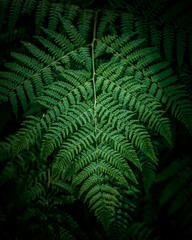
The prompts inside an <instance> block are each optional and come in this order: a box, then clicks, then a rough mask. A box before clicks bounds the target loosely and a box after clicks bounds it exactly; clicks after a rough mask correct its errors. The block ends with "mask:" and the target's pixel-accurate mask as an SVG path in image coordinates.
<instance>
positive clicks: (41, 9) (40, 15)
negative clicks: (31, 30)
mask: <svg viewBox="0 0 192 240" xmlns="http://www.w3.org/2000/svg"><path fill="white" fill-rule="evenodd" d="M48 10H49V1H47V0H42V1H39V4H38V5H37V11H36V18H35V25H36V30H35V32H36V35H39V34H40V32H41V27H42V24H43V22H44V21H45V17H46V15H47V13H48Z"/></svg>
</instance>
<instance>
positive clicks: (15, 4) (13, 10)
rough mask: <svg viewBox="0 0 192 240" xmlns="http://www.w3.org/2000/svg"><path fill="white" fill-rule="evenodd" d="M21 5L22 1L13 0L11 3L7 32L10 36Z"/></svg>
mask: <svg viewBox="0 0 192 240" xmlns="http://www.w3.org/2000/svg"><path fill="white" fill-rule="evenodd" d="M22 3H23V0H14V1H12V4H11V6H10V10H9V26H8V31H9V34H10V35H12V33H13V30H14V27H15V25H16V23H17V20H18V18H19V13H20V11H21V7H22Z"/></svg>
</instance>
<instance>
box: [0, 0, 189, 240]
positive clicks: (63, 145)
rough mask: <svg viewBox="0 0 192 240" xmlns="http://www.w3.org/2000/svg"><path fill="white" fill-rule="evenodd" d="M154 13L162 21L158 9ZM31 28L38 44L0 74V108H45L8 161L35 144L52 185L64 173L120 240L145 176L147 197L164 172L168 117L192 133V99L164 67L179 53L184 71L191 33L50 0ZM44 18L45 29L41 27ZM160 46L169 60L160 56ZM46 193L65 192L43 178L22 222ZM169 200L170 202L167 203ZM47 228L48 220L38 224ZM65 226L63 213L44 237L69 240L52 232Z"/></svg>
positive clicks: (27, 198)
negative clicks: (161, 161)
mask: <svg viewBox="0 0 192 240" xmlns="http://www.w3.org/2000/svg"><path fill="white" fill-rule="evenodd" d="M15 3H16V1H14V2H13V4H15ZM137 3H138V2H137ZM28 4H29V2H27V3H26V4H25V5H24V7H25V8H24V10H23V13H24V12H26V13H28V14H31V13H32V11H33V10H34V9H35V1H33V2H31V4H32V5H30V4H29V5H28ZM150 6H151V7H152V8H153V9H154V10H155V9H156V10H155V13H156V14H157V13H159V11H160V10H157V5H156V3H154V5H153V4H152V5H150ZM137 7H138V6H135V7H134V6H133V8H132V11H133V12H134V8H137ZM151 7H150V8H151ZM11 9H12V8H11ZM19 9H20V8H19ZM27 9H28V10H27ZM17 11H18V10H17ZM142 12H143V13H146V12H147V10H146V12H145V10H144V9H143V10H142ZM176 12H177V11H176ZM155 13H154V14H155ZM146 15H147V14H146ZM170 15H171V13H170ZM17 17H18V13H17V12H16V13H14V16H13V20H14V19H15V20H14V21H10V22H11V24H12V28H13V25H14V24H16V20H17ZM146 17H148V16H146ZM35 19H36V20H35V23H36V36H35V38H34V41H33V42H32V43H29V42H27V41H23V42H22V44H23V47H24V50H23V52H22V53H21V52H13V53H12V59H13V60H12V61H10V62H9V63H6V64H5V68H6V70H5V71H2V72H1V79H2V80H3V81H1V83H0V89H1V91H0V94H1V95H0V97H1V101H4V102H6V101H8V102H10V104H11V106H12V109H13V112H14V113H15V115H16V116H19V114H20V112H24V114H26V113H27V111H29V112H30V111H31V112H33V108H34V106H36V105H37V106H40V107H39V109H40V111H39V112H38V113H35V114H31V115H28V114H26V115H28V116H26V118H25V120H24V121H23V122H22V127H21V129H20V130H19V131H18V133H17V134H16V138H15V140H14V143H13V144H12V157H17V156H18V154H22V153H23V152H25V151H26V149H30V148H31V147H32V146H35V144H36V143H37V142H38V143H39V145H40V147H39V152H40V158H41V160H45V161H47V162H49V161H52V162H53V179H54V178H55V176H57V174H58V172H59V171H66V175H67V174H68V175H67V176H68V177H69V178H68V179H70V181H71V183H72V186H73V187H74V189H76V190H77V196H78V198H79V199H81V200H83V201H84V202H85V203H86V204H87V205H88V207H89V209H90V211H92V212H93V213H94V215H95V216H96V217H97V219H98V220H99V221H100V222H101V223H102V225H103V227H104V228H105V230H106V231H107V232H109V231H110V229H112V228H113V226H114V225H116V227H117V228H116V233H119V232H120V230H121V228H122V226H123V231H122V236H121V238H122V239H123V238H124V236H126V233H127V228H128V225H129V221H130V220H131V212H132V211H133V210H134V208H135V205H134V204H133V199H135V198H136V197H137V192H138V188H140V187H139V186H140V185H139V183H140V175H141V171H143V173H142V176H143V183H144V189H145V191H146V194H148V192H149V189H150V188H151V186H152V182H153V179H154V177H155V176H154V172H155V169H156V166H157V163H158V159H157V153H158V147H157V146H156V141H157V142H160V141H164V142H166V145H169V146H171V147H172V146H173V142H174V141H173V140H174V136H173V134H172V118H176V119H177V120H179V121H180V122H182V123H183V124H184V125H185V127H186V128H187V129H188V131H189V132H190V133H192V126H191V123H192V121H191V119H192V108H191V102H190V101H189V100H188V92H187V91H186V89H185V87H184V86H183V85H182V84H180V81H179V79H178V77H177V74H176V72H175V70H174V68H171V67H170V65H169V63H168V62H166V61H164V60H163V58H164V57H165V58H167V60H171V59H172V55H173V53H174V47H175V45H176V49H177V50H176V52H177V57H176V61H177V67H178V69H179V70H180V69H181V68H182V65H183V61H184V59H185V53H186V46H188V43H187V44H186V43H185V39H186V38H187V35H186V32H183V31H180V30H179V31H176V29H175V28H172V27H170V28H168V27H167V26H165V27H164V25H163V26H161V27H160V28H159V25H158V23H156V22H155V23H153V24H152V25H150V24H149V23H148V21H147V18H144V19H143V18H141V17H138V16H133V15H132V13H131V14H130V13H127V12H126V13H124V14H122V15H121V13H118V12H115V11H111V10H104V11H101V10H96V11H93V10H81V9H80V8H79V7H77V6H71V5H67V6H65V7H64V5H63V4H57V3H51V2H49V1H46V0H43V1H39V2H38V5H37V7H36V11H35ZM47 19H48V25H47V28H46V27H42V26H43V25H44V23H45V22H46V20H47ZM165 19H166V16H165V17H164V20H162V24H164V22H166V20H165ZM168 20H169V19H168ZM168 20H167V21H168ZM120 21H122V24H121V28H120V29H118V27H117V23H119V22H120ZM169 29H171V31H170V30H169ZM172 30H173V31H172ZM162 31H163V34H164V35H163V37H162ZM149 33H150V34H149ZM171 34H172V35H171ZM174 34H176V36H177V38H176V39H177V40H176V41H177V43H176V44H175V43H174V42H173V41H172V40H173V38H174V36H175V35H174ZM162 41H163V44H162ZM151 43H152V46H151ZM162 46H164V50H165V53H166V54H165V56H164V55H162V56H161V55H160V53H159V50H161V47H162ZM158 48H159V49H158ZM157 139H158V140H157ZM157 145H158V144H157ZM22 151H23V152H22ZM21 152H22V153H21ZM48 172H49V174H50V169H49V171H48ZM49 174H48V175H49ZM184 175H185V174H184ZM187 176H188V175H187ZM181 178H182V177H181ZM41 181H43V182H46V181H48V185H47V186H46V187H45V185H44V184H42V183H41ZM183 181H184V180H183ZM183 184H184V183H183ZM181 186H183V185H182V184H181V185H180V187H181ZM50 187H53V189H54V187H56V188H57V190H56V192H57V191H58V192H57V193H59V191H60V190H59V188H60V189H61V190H62V191H63V192H65V191H66V190H67V189H68V188H67V189H66V184H64V183H62V182H61V181H58V182H57V181H56V180H55V182H54V183H53V186H52V185H51V180H50V176H47V175H46V174H45V175H43V177H42V179H39V178H38V177H37V179H35V184H33V183H30V184H29V189H28V188H26V189H25V191H23V193H22V194H21V198H20V200H19V201H20V202H23V203H31V202H32V203H33V202H35V204H32V207H31V209H30V208H29V209H28V210H26V219H28V218H29V219H30V218H31V217H34V215H33V214H34V209H35V208H37V209H39V211H40V209H41V208H42V207H44V206H45V201H46V200H47V198H48V197H47V195H46V194H48V193H47V190H48V189H49V188H50ZM47 188H48V189H47ZM178 190H179V189H176V190H175V191H178ZM56 195H57V194H56ZM132 195H133V196H132ZM170 198H171V196H170ZM37 199H39V200H38V201H37ZM49 200H50V204H53V205H54V204H56V205H62V204H66V203H70V201H71V200H72V199H71V197H70V196H68V194H67V196H64V198H63V199H62V198H60V197H59V196H56V197H55V203H53V202H52V201H53V198H52V196H49ZM168 200H169V196H168V194H167V199H165V200H161V201H162V204H163V203H164V202H166V201H168ZM36 204H37V205H36ZM125 210H127V214H126V213H124V211H125ZM129 213H130V214H129ZM28 214H29V215H28ZM30 214H32V215H33V216H31V215H30ZM53 214H54V210H53ZM63 216H66V218H68V217H67V216H68V215H65V213H63ZM45 219H46V212H44V211H43V214H42V219H41V221H42V222H44V220H45ZM50 219H52V216H50ZM70 219H71V218H70V217H69V220H70ZM41 221H40V224H42V222H41ZM62 221H63V218H62V214H59V213H58V216H57V221H56V222H55V223H53V225H52V226H50V225H48V229H49V230H48V232H50V235H51V236H52V237H53V238H56V236H60V238H59V239H62V238H64V237H68V238H69V239H70V238H71V235H70V233H69V232H68V231H67V230H66V229H64V228H62V227H58V229H57V230H58V231H59V233H57V232H55V230H54V227H53V226H55V224H56V225H57V223H58V222H59V224H61V223H62ZM43 224H44V223H43ZM73 224H74V225H75V223H73ZM59 226H60V225H59ZM32 227H34V228H35V227H37V226H36V225H32ZM142 227H143V226H141V228H142ZM57 234H58V235H57ZM68 234H69V235H68ZM143 234H144V235H142V234H141V236H142V237H143V236H144V237H145V239H147V238H148V236H149V235H150V233H148V229H147V230H146V231H145V228H144V229H143ZM43 236H44V237H46V236H45V235H43ZM114 236H116V235H115V234H114ZM135 238H136V237H135Z"/></svg>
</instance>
